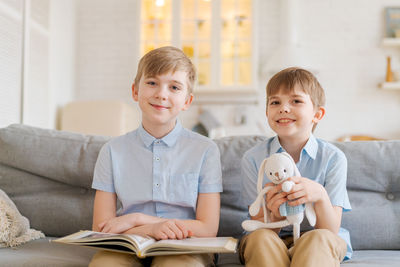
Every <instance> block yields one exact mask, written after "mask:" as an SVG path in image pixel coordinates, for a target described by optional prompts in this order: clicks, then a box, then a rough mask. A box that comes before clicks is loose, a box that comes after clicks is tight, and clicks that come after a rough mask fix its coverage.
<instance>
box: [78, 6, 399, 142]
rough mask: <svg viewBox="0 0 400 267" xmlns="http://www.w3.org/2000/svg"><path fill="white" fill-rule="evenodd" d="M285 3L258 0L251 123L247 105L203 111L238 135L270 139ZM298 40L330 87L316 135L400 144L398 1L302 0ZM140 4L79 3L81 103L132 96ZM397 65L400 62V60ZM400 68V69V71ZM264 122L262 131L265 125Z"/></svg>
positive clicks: (188, 118) (194, 111)
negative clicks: (390, 26)
mask: <svg viewBox="0 0 400 267" xmlns="http://www.w3.org/2000/svg"><path fill="white" fill-rule="evenodd" d="M281 3H282V1H279V0H265V1H259V8H258V10H259V14H258V18H259V21H258V24H257V26H256V27H257V32H258V34H259V36H258V41H259V44H258V51H259V58H260V74H259V76H260V82H259V84H260V88H258V90H259V92H260V93H259V99H260V104H259V105H251V106H248V107H246V108H244V110H246V115H247V116H246V119H247V123H246V124H245V125H243V126H237V125H235V118H236V117H237V115H238V114H239V115H242V114H240V112H241V111H242V110H243V109H242V108H238V107H237V106H232V105H226V106H222V107H220V106H214V105H210V106H203V107H202V108H203V109H205V108H208V109H211V110H212V111H213V112H215V113H216V114H217V115H218V117H219V120H220V121H221V122H222V123H223V124H224V126H226V127H227V128H228V130H229V132H228V133H231V134H268V135H269V134H271V132H270V130H269V129H268V127H267V126H266V127H265V128H263V127H262V125H265V124H266V123H265V122H266V119H265V117H264V113H265V112H264V109H265V106H264V102H265V101H264V99H265V92H264V88H265V85H266V83H267V79H268V78H269V76H270V74H271V71H272V70H274V69H275V66H270V65H268V63H269V62H271V60H272V59H274V60H276V53H277V51H278V50H279V47H282V44H283V42H284V41H285V40H284V39H283V38H282V36H283V35H282V31H283V30H285V29H283V28H282V27H283V26H282V21H283V20H284V19H285V14H283V13H282V12H281V8H280V5H281ZM297 3H298V8H297V9H296V12H297V13H296V14H297V19H296V30H297V31H296V33H297V38H296V41H297V43H298V45H299V46H301V47H302V51H305V54H306V57H305V58H306V63H307V64H309V65H310V66H311V68H312V70H315V71H316V73H317V78H318V79H319V80H320V82H321V84H322V86H323V87H324V88H325V90H326V95H327V106H326V108H327V115H326V117H325V118H324V120H323V121H322V122H321V123H320V125H319V126H318V128H317V130H316V135H317V136H318V137H322V138H325V139H328V140H333V139H336V138H338V137H340V136H342V135H347V134H365V135H374V136H377V137H383V138H393V139H395V138H396V139H400V120H399V119H398V114H400V92H399V91H394V92H393V91H382V90H380V89H378V86H377V85H378V83H379V82H381V81H382V80H383V79H384V76H385V70H386V66H385V62H386V59H385V57H386V55H387V54H389V53H391V54H393V55H394V56H395V57H394V59H393V60H394V61H395V62H394V67H395V68H396V67H397V66H400V64H399V63H398V59H399V56H400V53H399V52H400V48H399V49H398V50H399V51H397V50H396V49H390V50H389V49H386V48H383V47H382V46H381V40H382V38H383V30H384V17H383V15H384V7H386V6H395V5H397V4H398V1H396V0H385V1H382V0H370V1H362V0H351V1H348V0H329V1H328V0H325V1H320V0H307V1H305V0H303V1H300V0H298V1H297ZM136 4H137V1H130V0H120V1H109V0H100V1H94V0H82V1H79V4H78V18H77V25H78V32H77V34H78V41H77V73H76V75H77V87H76V88H77V91H76V99H78V100H81V99H82V100H88V99H104V98H106V99H110V98H111V99H124V100H126V99H128V100H127V101H130V85H131V83H132V80H133V77H134V74H135V70H136V65H137V60H138V55H137V51H138V48H137V46H138V44H139V42H138V41H139V35H138V34H137V32H138V25H137V24H136V22H137V17H135V16H137V15H138V13H137V12H138V10H137V9H135V8H136V7H137V5H136ZM396 61H397V62H396ZM399 69H400V68H399ZM199 112H200V108H199V107H198V106H193V107H192V108H191V109H190V110H189V111H187V112H185V113H184V114H183V115H182V120H183V123H184V125H186V126H187V127H189V128H190V127H192V126H193V125H194V124H195V123H196V120H197V116H198V114H199ZM260 125H261V127H260Z"/></svg>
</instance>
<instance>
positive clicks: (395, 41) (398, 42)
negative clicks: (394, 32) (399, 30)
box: [382, 38, 400, 46]
mask: <svg viewBox="0 0 400 267" xmlns="http://www.w3.org/2000/svg"><path fill="white" fill-rule="evenodd" d="M382 44H383V45H384V46H400V38H384V39H383V42H382Z"/></svg>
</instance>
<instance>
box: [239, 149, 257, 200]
mask: <svg viewBox="0 0 400 267" xmlns="http://www.w3.org/2000/svg"><path fill="white" fill-rule="evenodd" d="M241 176H242V190H241V201H242V205H244V206H245V207H248V206H250V205H251V203H253V201H254V199H255V197H256V196H257V177H258V170H257V165H256V162H255V161H254V159H252V158H251V157H249V155H248V154H247V153H246V154H245V155H244V156H243V158H242V161H241Z"/></svg>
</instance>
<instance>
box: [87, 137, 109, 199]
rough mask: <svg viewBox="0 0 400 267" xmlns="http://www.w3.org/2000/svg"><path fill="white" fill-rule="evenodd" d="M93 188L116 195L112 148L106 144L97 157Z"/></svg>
mask: <svg viewBox="0 0 400 267" xmlns="http://www.w3.org/2000/svg"><path fill="white" fill-rule="evenodd" d="M92 188H93V189H96V190H101V191H106V192H111V193H115V188H114V182H113V169H112V159H111V151H110V146H109V145H108V144H105V145H104V146H103V147H102V148H101V150H100V152H99V155H98V157H97V161H96V165H95V167H94V175H93V182H92Z"/></svg>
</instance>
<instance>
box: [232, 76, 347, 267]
mask: <svg viewBox="0 0 400 267" xmlns="http://www.w3.org/2000/svg"><path fill="white" fill-rule="evenodd" d="M324 105H325V94H324V90H323V89H322V87H321V85H320V84H319V82H318V81H317V79H316V78H315V77H314V75H313V74H311V73H310V72H309V71H307V70H304V69H301V68H288V69H284V70H282V71H280V72H278V73H277V74H275V75H274V76H273V77H272V78H271V80H270V81H269V82H268V84H267V108H266V115H267V118H268V124H269V126H270V127H271V129H272V130H273V131H274V132H275V133H276V134H277V135H276V136H275V137H272V138H269V139H267V140H266V141H265V142H263V143H261V144H258V145H256V146H255V147H253V148H252V149H250V150H249V151H247V152H246V153H245V154H244V156H243V159H242V174H243V180H242V181H243V190H242V200H243V201H244V205H246V206H249V205H250V204H251V203H252V202H253V200H254V198H255V196H256V195H257V192H256V191H257V189H256V188H257V186H256V184H257V178H258V170H259V168H260V165H261V162H262V161H263V160H264V159H265V158H266V157H268V156H270V155H271V154H274V153H279V152H287V153H289V154H290V155H291V157H292V158H293V160H294V161H295V162H296V165H297V167H298V169H299V171H300V173H301V175H302V177H296V176H294V177H290V178H289V180H291V181H293V182H294V183H295V185H294V187H293V189H292V190H291V191H290V192H288V193H285V192H282V184H280V185H278V186H276V187H274V188H273V189H271V190H270V191H269V192H268V193H267V195H266V206H267V213H268V217H269V218H270V221H271V222H275V221H281V220H283V219H285V218H284V217H283V216H281V214H280V213H279V207H280V206H281V205H282V204H283V203H285V202H288V204H289V205H290V206H297V205H301V204H305V203H313V204H314V209H315V212H316V217H317V221H316V225H315V229H312V228H310V226H309V225H308V227H306V228H305V227H304V226H305V225H304V224H303V225H302V228H301V229H302V230H303V231H304V230H308V231H305V232H303V233H302V234H301V236H300V238H299V239H298V240H297V241H296V244H295V245H294V244H293V238H292V233H291V232H292V229H291V228H283V229H259V230H256V231H254V232H252V233H249V234H248V235H245V236H244V237H243V238H242V240H241V243H240V256H241V260H242V261H243V262H244V263H245V264H246V266H273V267H280V266H282V267H283V266H307V267H309V266H316V267H317V266H339V265H340V262H341V261H342V260H343V259H344V257H345V255H346V249H349V250H348V251H347V252H348V254H347V256H348V257H350V255H351V245H350V237H349V235H348V232H347V231H346V230H344V229H342V228H340V225H341V218H342V211H347V210H350V209H351V207H350V203H349V199H348V196H347V190H346V179H347V160H346V157H345V155H344V154H343V152H342V151H340V150H339V149H338V148H336V147H335V146H334V145H332V144H330V143H328V142H325V141H323V140H321V139H317V138H315V137H314V136H313V134H312V132H313V130H314V128H315V127H316V125H317V123H318V122H319V121H320V120H321V119H322V118H323V117H324V115H325V108H324ZM263 184H265V186H270V185H273V184H272V183H271V181H269V180H268V178H266V177H264V183H263ZM251 219H253V220H260V221H263V219H264V214H263V211H262V209H261V211H260V213H259V214H257V215H256V216H254V217H251ZM346 243H347V246H346Z"/></svg>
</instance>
